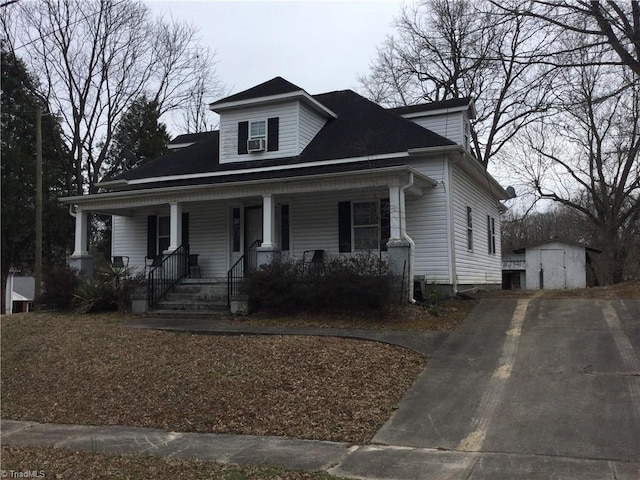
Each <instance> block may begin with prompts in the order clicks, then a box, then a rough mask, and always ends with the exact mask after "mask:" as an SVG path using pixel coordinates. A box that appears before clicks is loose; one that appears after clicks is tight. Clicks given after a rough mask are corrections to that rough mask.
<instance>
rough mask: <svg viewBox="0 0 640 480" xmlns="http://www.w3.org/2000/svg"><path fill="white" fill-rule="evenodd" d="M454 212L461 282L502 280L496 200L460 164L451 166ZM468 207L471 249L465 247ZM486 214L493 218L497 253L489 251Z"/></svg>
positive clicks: (492, 282)
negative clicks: (470, 224)
mask: <svg viewBox="0 0 640 480" xmlns="http://www.w3.org/2000/svg"><path fill="white" fill-rule="evenodd" d="M452 188H453V215H454V239H455V249H456V252H455V258H456V274H457V278H458V284H460V285H491V284H494V285H495V284H501V282H502V262H501V249H500V212H499V210H498V202H497V201H496V200H494V199H492V198H491V195H490V194H489V192H487V191H485V190H483V189H481V188H480V187H479V186H478V185H477V184H476V182H474V181H473V180H471V179H470V178H469V176H468V175H467V174H466V173H465V172H463V171H462V170H461V169H460V167H459V166H457V165H454V167H453V178H452ZM467 206H469V207H471V209H472V210H471V212H472V220H473V249H472V250H469V249H468V248H467V210H466V209H467ZM487 215H490V216H492V217H493V218H495V233H496V253H492V254H490V253H489V244H488V233H487Z"/></svg>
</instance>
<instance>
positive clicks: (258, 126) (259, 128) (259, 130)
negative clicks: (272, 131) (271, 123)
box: [249, 120, 267, 140]
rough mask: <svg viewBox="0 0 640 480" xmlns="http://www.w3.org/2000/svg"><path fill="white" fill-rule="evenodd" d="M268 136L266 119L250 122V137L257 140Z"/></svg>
mask: <svg viewBox="0 0 640 480" xmlns="http://www.w3.org/2000/svg"><path fill="white" fill-rule="evenodd" d="M259 138H263V139H266V138H267V122H266V121H265V120H253V121H251V122H249V139H250V140H256V139H259Z"/></svg>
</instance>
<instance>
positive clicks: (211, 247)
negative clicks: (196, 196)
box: [183, 202, 230, 278]
mask: <svg viewBox="0 0 640 480" xmlns="http://www.w3.org/2000/svg"><path fill="white" fill-rule="evenodd" d="M183 212H188V213H189V250H190V253H197V254H199V255H200V256H199V257H198V264H199V265H200V269H201V270H202V276H203V277H208V278H213V277H226V275H227V271H228V269H229V253H228V245H229V236H228V230H229V224H230V220H229V208H227V206H226V204H225V203H221V202H217V203H214V202H211V203H199V204H194V205H188V204H187V205H184V206H183Z"/></svg>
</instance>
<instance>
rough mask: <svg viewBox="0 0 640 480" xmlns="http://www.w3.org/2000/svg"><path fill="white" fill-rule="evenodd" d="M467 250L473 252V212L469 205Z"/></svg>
mask: <svg viewBox="0 0 640 480" xmlns="http://www.w3.org/2000/svg"><path fill="white" fill-rule="evenodd" d="M466 212H467V250H469V251H470V252H473V210H472V209H471V207H470V206H468V205H467V209H466Z"/></svg>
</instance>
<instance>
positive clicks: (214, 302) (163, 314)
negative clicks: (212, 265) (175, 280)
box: [148, 278, 229, 319]
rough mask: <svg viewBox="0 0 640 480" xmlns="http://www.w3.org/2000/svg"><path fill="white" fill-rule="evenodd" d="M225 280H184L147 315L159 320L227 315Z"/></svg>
mask: <svg viewBox="0 0 640 480" xmlns="http://www.w3.org/2000/svg"><path fill="white" fill-rule="evenodd" d="M228 313H229V306H228V305H227V280H226V278H225V279H221V278H185V279H182V280H181V281H180V283H179V284H178V285H176V286H175V287H174V288H173V289H172V290H171V291H170V292H169V293H167V295H165V297H164V298H163V299H162V300H160V301H159V302H158V306H157V308H156V309H154V310H152V311H150V312H148V314H149V315H153V316H154V317H159V318H179V319H185V318H207V317H211V316H217V315H221V314H228Z"/></svg>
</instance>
